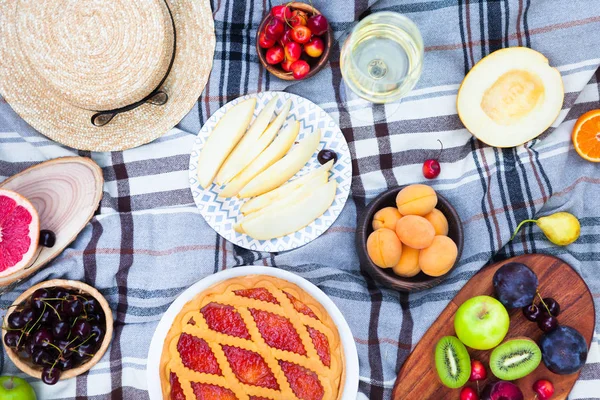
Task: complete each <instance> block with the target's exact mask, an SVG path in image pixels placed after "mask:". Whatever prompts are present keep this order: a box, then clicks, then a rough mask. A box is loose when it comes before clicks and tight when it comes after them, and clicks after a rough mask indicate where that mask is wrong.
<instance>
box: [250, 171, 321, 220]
mask: <svg viewBox="0 0 600 400" xmlns="http://www.w3.org/2000/svg"><path fill="white" fill-rule="evenodd" d="M332 166H333V160H331V161H329V162H327V163H326V164H324V165H321V166H320V167H319V168H316V169H313V170H312V171H310V172H309V173H307V174H305V175H302V176H301V177H299V178H296V179H294V180H292V181H289V182H288V183H286V184H283V185H281V186H279V187H278V188H277V189H273V190H271V191H270V192H267V193H264V194H261V195H260V196H257V197H254V198H252V199H250V200H248V201H247V202H245V203H244V204H243V205H242V207H241V208H240V211H241V212H242V214H244V215H246V214H250V213H254V212H256V211H258V210H261V209H263V208H265V207H268V206H269V205H270V204H271V203H273V202H274V201H276V200H279V199H281V198H284V197H286V196H288V195H289V194H290V193H292V192H293V191H295V190H296V189H297V188H299V187H301V186H312V185H314V184H316V183H317V182H322V183H327V181H328V180H329V170H331V167H332Z"/></svg>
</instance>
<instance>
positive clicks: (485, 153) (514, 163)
mask: <svg viewBox="0 0 600 400" xmlns="http://www.w3.org/2000/svg"><path fill="white" fill-rule="evenodd" d="M272 5H273V4H271V3H270V2H267V1H266V0H262V1H257V0H213V1H212V8H213V11H214V17H215V20H216V23H215V30H216V35H217V47H216V51H215V59H214V68H213V71H212V74H211V77H210V81H209V83H208V85H207V87H206V89H205V91H204V93H203V95H202V97H201V98H200V99H199V101H198V103H197V107H196V108H194V109H193V110H192V111H191V112H190V113H189V114H188V115H187V116H186V117H185V118H184V120H183V121H182V122H181V124H180V125H179V127H178V128H176V129H173V130H172V131H170V132H169V133H168V134H166V135H165V136H163V137H162V138H160V139H158V140H156V141H154V142H152V143H150V144H147V145H145V146H142V147H139V148H136V149H132V150H128V151H124V152H113V153H89V152H77V151H74V150H72V149H69V148H65V147H63V146H60V145H58V144H56V143H53V142H52V141H50V140H48V139H47V138H45V137H43V136H41V135H39V134H38V133H36V132H35V131H33V130H32V129H31V128H30V127H29V126H28V125H27V124H26V123H25V122H23V121H22V120H21V119H20V118H19V117H18V116H17V115H16V114H15V113H14V112H13V111H12V110H11V108H10V107H9V106H8V105H7V104H6V103H5V102H2V103H1V104H0V180H2V179H4V178H6V177H8V176H10V175H13V174H15V173H17V172H19V171H21V170H23V169H24V168H26V167H28V166H30V165H33V164H35V163H37V162H40V161H43V160H46V159H51V158H55V157H59V156H64V155H74V154H80V155H82V156H87V157H92V158H93V159H94V160H95V161H96V162H98V164H100V166H101V167H102V168H103V172H104V177H105V179H106V184H105V186H104V198H103V200H102V203H101V207H100V209H99V211H98V213H97V215H96V216H95V217H94V218H93V219H92V221H91V222H90V224H88V226H87V227H86V228H85V229H84V230H83V231H82V233H81V234H80V235H79V237H78V238H77V240H76V241H75V242H74V243H73V244H72V245H71V246H69V247H68V248H67V249H66V250H65V251H64V252H63V253H62V255H61V256H59V257H58V258H57V259H56V260H54V261H53V262H52V263H51V264H50V265H49V266H48V267H47V268H45V269H43V270H41V271H40V272H39V273H37V274H36V275H35V276H33V277H32V278H30V279H29V280H27V281H26V282H24V283H22V284H21V285H19V287H17V288H15V289H14V290H12V291H10V292H9V293H7V294H4V295H2V296H1V297H0V307H1V308H6V307H7V306H8V305H10V303H11V302H12V301H13V300H14V299H15V298H16V297H17V295H18V294H19V293H20V292H22V291H23V290H24V289H25V288H27V287H28V286H30V285H32V284H34V283H36V282H39V281H42V280H46V279H50V278H58V277H60V278H70V279H79V280H83V281H86V282H88V283H90V284H91V285H93V286H95V287H97V288H98V289H100V290H101V292H102V293H103V294H104V295H105V296H106V298H107V300H108V301H109V302H110V304H111V307H112V309H113V311H114V316H115V334H114V338H113V342H112V346H111V347H110V348H109V351H108V352H107V353H106V355H105V356H104V358H103V359H102V361H101V362H100V363H99V364H98V365H96V366H95V367H94V368H93V369H92V370H91V371H90V372H89V373H87V374H84V375H82V376H79V377H77V378H76V379H71V380H67V381H64V382H63V381H61V382H59V383H58V384H57V385H55V386H44V385H43V384H41V382H39V381H36V380H32V379H30V381H32V382H33V384H34V386H35V389H36V391H37V393H38V397H39V398H40V399H78V400H83V399H95V400H96V399H146V398H147V397H148V395H147V392H146V391H145V389H146V377H145V367H146V355H147V351H148V346H149V343H150V339H151V336H152V334H153V331H154V329H155V327H156V325H157V322H158V320H159V319H160V318H161V316H162V313H163V312H164V311H165V310H166V308H167V307H168V306H169V304H170V303H171V302H172V301H173V299H174V298H175V297H176V296H177V295H178V294H180V293H181V292H182V291H183V290H184V289H185V288H187V287H189V286H190V285H191V284H192V283H194V282H196V281H198V280H199V279H201V278H203V277H205V276H207V275H209V274H212V273H214V272H216V271H219V270H222V269H225V268H233V267H236V266H240V265H266V266H272V267H277V268H283V269H286V270H289V271H292V272H294V273H296V274H299V275H301V276H303V277H304V278H306V279H308V280H310V281H311V282H313V283H315V284H316V285H318V286H319V287H320V288H321V289H322V290H323V291H325V293H327V294H328V295H329V296H330V297H331V298H332V299H333V301H334V302H335V303H336V304H337V305H338V307H339V308H340V309H341V311H342V313H343V314H344V315H345V317H346V319H347V321H348V323H349V325H350V327H351V329H352V332H353V334H354V338H355V341H356V344H357V347H358V353H359V360H360V388H359V394H358V395H357V398H358V399H371V400H380V399H388V398H390V396H391V389H392V386H393V384H394V381H395V378H396V374H397V372H398V370H399V368H400V367H401V365H402V363H403V361H404V360H405V359H406V357H407V356H408V354H409V353H410V350H411V348H413V347H414V345H415V344H416V343H417V342H418V340H419V339H420V338H421V337H422V335H423V334H424V332H425V331H426V330H427V328H428V327H429V326H430V325H431V324H432V323H433V322H434V321H435V320H436V318H437V316H438V315H439V313H440V312H441V311H442V310H443V308H444V307H445V306H446V305H447V303H448V302H449V301H450V299H452V298H453V297H454V295H455V294H456V293H457V291H458V290H459V289H460V288H461V287H462V286H463V285H464V283H465V282H466V281H467V280H468V279H469V278H470V277H471V276H473V275H474V274H475V273H476V272H477V271H478V270H479V269H480V268H481V267H482V266H484V265H485V264H486V263H489V262H491V261H496V260H500V259H503V258H506V257H510V256H513V255H517V254H522V253H531V252H543V253H547V254H553V255H556V256H558V257H561V258H562V259H563V260H565V261H567V262H569V263H570V264H571V265H573V266H574V267H575V268H576V269H577V271H578V272H579V273H580V274H581V275H582V276H583V278H584V279H585V281H586V282H587V284H588V285H589V287H590V290H591V291H592V292H593V294H594V298H598V297H599V296H600V275H599V274H598V267H599V260H600V250H599V248H598V245H597V242H598V241H599V240H600V210H599V209H598V206H597V199H598V197H599V196H600V174H599V173H598V166H597V165H593V164H592V163H588V162H586V161H584V160H582V159H581V158H580V157H578V155H577V154H576V153H575V151H574V150H573V148H572V145H571V141H570V132H571V129H572V127H573V125H574V122H575V120H576V118H577V117H578V116H579V115H581V114H582V113H583V112H585V111H587V110H590V109H594V108H599V96H600V72H599V71H598V70H597V68H598V66H599V65H600V2H598V1H596V0H571V1H561V0H411V1H408V0H406V1H405V0H403V1H398V0H379V1H369V0H354V1H341V0H335V1H324V0H317V1H316V2H315V6H316V7H317V8H319V9H320V10H321V11H322V12H323V13H324V14H325V15H327V16H328V18H329V20H330V22H331V24H332V26H333V28H334V30H335V34H336V37H339V36H340V35H341V34H342V33H343V32H344V31H345V30H347V29H350V28H351V27H352V23H353V21H355V20H357V19H359V18H361V17H364V16H365V15H367V14H369V13H370V12H373V11H377V10H393V11H398V12H402V13H405V14H406V15H407V16H409V17H410V18H411V19H412V20H414V21H415V22H416V23H417V25H418V26H419V28H420V30H421V32H422V34H423V38H424V42H425V45H426V48H425V64H424V71H423V75H422V78H421V80H420V81H419V84H418V85H417V87H416V88H415V90H413V91H412V92H411V93H410V95H409V96H408V97H407V98H406V99H405V100H403V102H402V103H401V105H400V107H399V109H398V110H397V111H396V112H394V113H387V112H388V111H390V109H389V108H388V109H387V110H386V109H385V108H381V109H380V110H378V111H377V112H380V113H386V114H382V115H384V116H385V119H384V121H385V122H377V123H373V122H372V121H369V120H366V121H365V120H364V119H358V118H356V115H357V113H356V111H357V110H355V109H353V105H352V104H350V105H348V106H345V105H344V104H342V103H341V101H340V95H339V93H340V91H339V89H340V84H341V81H342V77H341V74H340V69H339V63H338V59H339V44H336V45H335V46H334V49H333V54H332V56H331V62H330V63H329V65H328V66H327V68H325V69H324V70H323V71H322V72H321V73H319V74H318V75H317V76H316V77H315V78H313V79H310V80H308V81H305V82H297V83H289V82H283V81H280V80H277V79H276V78H274V77H272V76H270V75H269V74H267V73H266V72H265V70H264V69H263V68H261V67H260V65H259V63H258V59H257V56H256V54H255V50H254V46H255V39H254V38H255V34H256V30H257V28H258V25H259V23H260V20H261V17H262V16H263V14H264V13H265V12H266V10H268V8H269V7H270V6H272ZM508 46H529V47H532V48H534V49H536V50H538V51H541V52H542V53H543V54H545V55H546V56H547V57H548V58H549V60H550V63H551V65H553V66H557V67H558V68H559V70H560V71H561V74H562V76H563V80H564V84H565V92H566V96H565V102H564V108H563V112H562V113H561V115H560V117H559V118H558V120H557V121H556V123H555V124H554V126H553V127H552V128H550V129H549V130H548V132H547V133H546V134H544V135H543V136H541V137H540V138H539V139H536V140H534V141H532V142H530V143H527V144H526V145H524V146H519V147H517V148H514V149H495V148H490V147H488V146H485V145H483V144H482V143H480V142H478V141H477V140H474V139H473V137H472V136H471V135H470V134H469V133H468V132H467V131H466V130H465V129H464V127H463V126H462V124H461V123H460V120H459V119H458V117H457V115H456V108H455V100H456V92H457V89H458V86H459V84H460V82H461V80H462V78H463V77H464V74H465V73H466V72H467V71H468V70H469V69H470V68H472V67H473V65H474V64H475V63H476V62H477V61H478V60H480V59H481V58H482V57H484V56H485V55H487V54H488V53H490V52H492V51H494V50H497V49H499V48H502V47H508ZM265 90H286V91H290V92H294V93H296V94H299V95H301V96H304V97H307V98H309V99H310V100H312V101H314V102H316V103H317V104H319V105H320V106H321V107H323V108H324V109H325V110H326V111H327V112H329V113H330V114H331V115H332V116H333V118H334V119H336V120H338V121H339V125H340V127H341V129H342V131H343V132H344V135H345V137H346V139H347V141H348V143H349V145H350V149H351V152H352V156H353V167H354V177H353V185H352V198H351V199H349V201H348V204H347V205H346V208H345V209H344V212H343V213H342V215H341V216H340V218H339V219H338V220H337V222H336V223H335V224H334V225H333V226H332V227H331V228H330V229H329V230H328V231H327V232H326V234H324V235H323V236H321V237H320V238H319V239H318V240H315V241H313V242H312V243H310V244H308V245H306V246H304V247H302V248H299V249H297V250H294V251H291V252H287V253H282V254H268V253H258V252H253V251H249V250H245V249H242V248H239V247H235V246H233V245H231V244H230V243H227V242H225V241H224V240H223V239H221V238H220V237H219V236H218V235H217V234H216V233H215V232H214V231H212V230H211V229H210V228H209V226H208V225H207V224H206V223H205V222H204V220H203V219H202V217H201V216H200V214H199V213H198V210H197V209H196V207H195V206H194V204H193V200H192V197H191V194H190V190H189V187H188V181H187V174H188V171H187V168H188V159H189V152H190V149H191V147H192V142H193V140H194V136H195V134H196V132H198V130H199V129H200V127H201V126H202V124H203V123H204V121H205V120H206V119H207V118H208V117H209V116H210V115H211V114H212V113H213V112H214V111H216V110H217V109H218V108H219V107H221V106H222V105H223V104H225V103H226V102H227V101H230V100H232V99H234V98H236V97H238V96H240V95H242V94H245V93H253V92H258V91H265ZM374 119H375V120H378V121H379V120H380V119H381V118H374ZM437 139H440V140H441V141H442V142H443V143H444V147H445V150H444V152H443V153H442V155H441V159H440V162H441V163H442V173H441V175H440V177H439V178H438V179H436V180H435V181H431V182H428V183H430V184H432V185H433V186H434V187H435V188H436V190H438V191H439V192H440V193H442V194H443V195H444V196H446V197H447V198H448V199H449V200H450V201H451V202H452V203H453V204H454V205H455V207H456V208H457V210H458V213H459V214H460V216H461V219H462V222H463V224H464V228H465V248H464V252H463V256H462V260H461V263H460V267H459V268H457V269H456V270H455V271H454V272H453V273H452V274H451V275H450V276H449V277H448V279H447V280H446V281H444V283H443V284H441V285H439V286H437V287H435V288H433V289H431V290H427V291H424V292H420V293H415V294H411V295H407V294H402V293H398V292H394V291H391V290H387V289H384V288H382V287H380V286H378V285H376V284H375V283H374V282H373V281H372V280H371V279H370V278H369V277H368V276H365V275H363V274H362V273H361V272H360V269H359V263H358V259H357V256H356V254H355V250H354V249H355V245H354V232H355V226H356V218H357V214H359V213H360V212H361V210H362V209H363V207H364V206H365V204H366V202H368V201H369V200H370V199H371V198H372V197H374V196H375V195H376V194H378V193H379V192H381V191H383V190H384V189H386V188H388V187H392V186H395V185H400V184H408V183H415V182H418V181H422V180H423V178H422V175H421V163H422V162H423V161H424V160H425V159H426V158H429V157H432V156H434V155H436V154H437V152H438V148H439V144H438V142H437ZM559 210H565V211H570V212H572V213H574V214H575V215H577V216H579V217H580V220H581V225H582V232H581V238H580V239H579V240H578V241H577V242H576V243H575V244H573V245H570V246H569V247H567V248H562V247H556V246H553V245H551V244H550V243H549V242H548V241H547V240H546V239H545V237H544V236H543V234H542V233H541V232H540V231H539V230H538V229H537V228H535V227H527V228H526V229H524V230H523V231H522V232H521V233H520V234H519V235H518V236H517V238H516V239H515V240H513V241H512V242H508V239H509V237H510V235H511V232H512V231H513V230H514V228H515V227H516V225H517V223H518V222H519V221H521V220H523V219H526V218H532V217H535V216H540V215H546V214H549V213H552V212H555V211H559ZM565 290H568V288H565ZM596 318H598V315H596ZM0 372H1V373H2V374H18V373H17V370H16V368H15V367H14V366H13V365H12V363H11V362H10V361H8V360H7V358H6V354H4V353H0ZM20 375H21V376H22V374H20ZM598 393H600V352H599V351H598V336H597V335H595V337H594V342H593V344H592V348H591V352H590V356H589V358H588V364H587V365H586V366H585V367H584V369H583V371H582V374H581V377H580V379H579V381H578V382H577V384H576V386H575V387H574V389H573V391H572V392H571V394H570V398H571V399H597V398H600V395H599V394H598ZM409 400H410V399H409Z"/></svg>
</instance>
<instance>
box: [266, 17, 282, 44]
mask: <svg viewBox="0 0 600 400" xmlns="http://www.w3.org/2000/svg"><path fill="white" fill-rule="evenodd" d="M284 33H285V24H284V23H283V21H282V20H280V19H278V18H271V19H270V20H269V23H268V24H267V26H265V35H267V37H268V38H269V39H272V40H277V39H279V38H280V37H282V36H283V34H284Z"/></svg>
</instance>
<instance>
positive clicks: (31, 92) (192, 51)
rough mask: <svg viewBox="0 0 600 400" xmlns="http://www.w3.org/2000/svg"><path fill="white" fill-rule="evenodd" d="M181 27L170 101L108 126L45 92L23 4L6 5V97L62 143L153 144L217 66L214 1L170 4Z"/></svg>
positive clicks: (2, 31)
mask: <svg viewBox="0 0 600 400" xmlns="http://www.w3.org/2000/svg"><path fill="white" fill-rule="evenodd" d="M165 1H166V2H167V4H168V5H169V7H170V9H171V12H172V15H173V20H174V23H175V29H176V35H177V46H176V52H175V58H174V60H173V65H172V67H171V71H170V73H169V75H168V77H167V78H166V80H165V82H164V83H163V85H162V88H163V89H164V90H165V91H166V92H167V94H168V95H169V100H168V101H167V103H166V104H164V105H162V106H156V105H151V104H142V105H141V106H139V107H137V108H135V109H133V110H131V111H127V112H125V113H122V114H118V115H116V116H115V118H114V119H113V120H112V121H110V123H108V124H107V125H105V126H102V127H96V126H94V125H92V123H91V117H92V115H93V114H94V113H95V112H94V111H90V110H84V109H81V108H79V107H76V106H74V105H72V104H70V103H68V102H66V101H65V100H64V99H62V98H61V97H60V96H59V95H58V94H57V93H55V92H52V91H51V90H44V89H43V87H44V86H43V85H40V82H39V78H38V76H37V74H36V72H35V70H34V69H33V67H32V66H31V65H30V64H29V60H28V59H27V58H26V56H25V54H23V53H22V52H21V51H19V40H18V37H17V34H16V18H17V12H18V10H17V8H18V3H19V2H18V1H0V19H1V20H2V24H0V93H2V96H3V97H4V99H5V100H6V101H7V102H8V103H9V104H10V106H11V107H12V108H13V109H14V110H15V112H16V113H17V114H19V115H20V116H21V117H22V118H23V119H24V120H25V121H26V122H28V123H29V124H30V125H31V126H32V127H34V128H35V129H36V130H38V131H39V132H40V133H42V134H44V135H45V136H47V137H49V138H50V139H52V140H55V141H57V142H59V143H62V144H64V145H67V146H69V147H73V148H76V149H80V150H91V151H113V150H125V149H129V148H132V147H136V146H139V145H142V144H144V143H148V142H150V141H152V140H154V139H156V138H158V137H160V136H161V135H163V134H164V133H166V132H167V131H168V130H169V129H171V128H173V127H174V126H175V125H176V124H177V123H178V122H179V121H180V120H181V119H182V118H183V117H184V116H185V115H186V114H187V113H188V112H189V111H190V110H191V109H192V107H193V106H194V104H195V103H196V101H197V100H198V98H199V97H200V95H201V93H202V91H203V90H204V87H205V85H206V82H207V81H208V77H209V75H210V71H211V68H212V62H213V56H214V49H215V32H214V23H213V17H212V11H211V7H210V2H209V1H208V0H186V1H177V0H165Z"/></svg>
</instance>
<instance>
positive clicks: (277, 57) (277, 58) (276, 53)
mask: <svg viewBox="0 0 600 400" xmlns="http://www.w3.org/2000/svg"><path fill="white" fill-rule="evenodd" d="M265 58H266V60H267V63H269V64H279V63H280V62H282V61H283V59H284V58H285V54H284V52H283V47H281V46H280V45H278V44H277V45H275V46H273V47H271V48H270V49H268V50H267V55H266V57H265Z"/></svg>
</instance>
